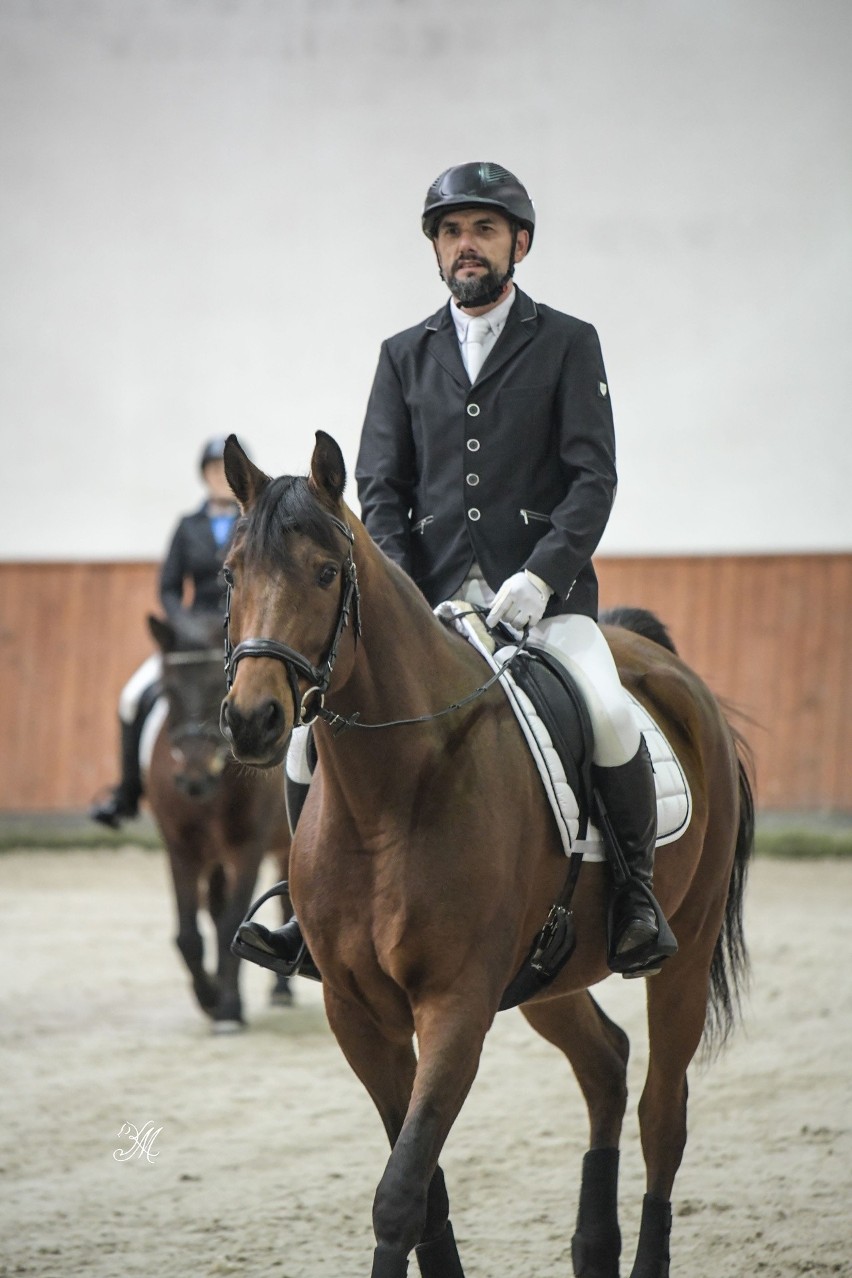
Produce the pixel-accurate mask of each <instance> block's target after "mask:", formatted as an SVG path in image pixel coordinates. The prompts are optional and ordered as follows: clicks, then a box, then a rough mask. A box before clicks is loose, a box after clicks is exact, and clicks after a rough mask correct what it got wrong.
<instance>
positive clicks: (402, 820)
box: [222, 431, 753, 1278]
mask: <svg viewBox="0 0 852 1278" xmlns="http://www.w3.org/2000/svg"><path fill="white" fill-rule="evenodd" d="M225 464H226V471H227V475H228V480H229V482H230V484H231V487H232V488H233V490H234V492H235V494H236V495H237V497H238V499H239V502H240V505H241V508H242V511H243V518H242V520H241V521H240V525H239V527H238V531H237V533H236V536H235V540H234V543H233V545H232V548H231V551H230V555H229V558H228V560H227V561H226V564H225V575H226V580H227V581H228V582H229V589H230V602H229V616H230V623H229V624H230V632H229V640H228V643H229V648H230V662H229V665H230V678H231V681H232V682H231V686H230V691H229V692H228V695H227V697H226V699H225V701H224V703H223V707H222V723H223V727H224V730H225V732H226V735H228V736H229V738H230V740H231V742H232V746H233V749H234V751H235V753H236V755H237V757H238V758H240V759H241V760H242V761H243V762H244V763H246V764H248V765H251V766H254V767H258V768H264V767H270V766H277V765H278V764H279V763H280V761H281V759H282V758H283V757H284V753H285V750H286V748H287V743H288V740H289V737H290V733H291V730H292V728H293V725H294V723H296V722H298V721H299V720H304V721H307V720H309V719H313V720H314V723H315V727H314V733H315V744H316V752H317V756H318V765H317V769H316V772H315V775H314V777H313V781H312V783H311V786H310V791H309V793H308V797H307V800H306V803H305V806H304V809H303V812H302V815H301V817H300V820H299V824H298V826H297V829H296V833H295V836H294V841H293V847H292V852H291V861H290V885H291V891H292V895H293V901H294V904H295V906H296V912H297V914H298V917H299V918H300V920H301V923H302V927H303V930H304V934H305V938H306V940H307V943H308V946H309V948H310V951H311V953H312V955H313V958H314V959H315V961H316V963H317V966H318V967H319V969H320V971H321V973H322V978H323V992H324V998H325V1007H326V1010H327V1014H328V1019H329V1022H330V1025H331V1028H332V1030H333V1032H334V1034H335V1036H336V1038H337V1041H338V1043H339V1044H340V1047H341V1048H342V1050H343V1053H344V1055H345V1056H346V1059H347V1060H348V1062H349V1064H350V1066H351V1067H352V1069H353V1070H354V1072H355V1074H356V1075H357V1076H358V1078H359V1079H360V1080H361V1082H362V1083H363V1085H364V1087H365V1088H366V1089H367V1091H368V1092H369V1094H370V1096H371V1098H372V1100H373V1101H374V1103H375V1105H376V1107H377V1109H378V1111H379V1114H380V1115H381V1119H382V1122H383V1123H384V1127H385V1130H386V1132H387V1136H388V1138H389V1140H390V1144H391V1147H392V1148H391V1154H390V1157H389V1159H388V1162H387V1165H386V1167H385V1170H384V1173H383V1175H382V1177H381V1180H380V1181H379V1184H378V1188H377V1190H376V1195H375V1201H374V1207H373V1227H374V1231H375V1236H376V1247H375V1251H374V1253H373V1260H372V1269H371V1271H370V1272H371V1278H403V1275H405V1274H406V1273H407V1272H408V1258H409V1255H410V1253H411V1252H412V1251H414V1252H415V1254H416V1259H417V1262H418V1265H419V1268H420V1272H421V1275H422V1276H423V1278H463V1270H462V1265H461V1260H460V1258H459V1254H458V1249H457V1247H456V1244H455V1241H454V1237H453V1231H452V1226H451V1223H450V1219H449V1199H448V1195H447V1190H446V1187H445V1182H444V1177H443V1173H442V1171H441V1168H440V1165H439V1162H438V1159H439V1156H440V1153H441V1149H442V1147H443V1145H444V1142H445V1141H446V1139H447V1136H448V1134H449V1132H450V1130H451V1128H452V1125H453V1123H454V1121H455V1119H456V1117H457V1115H458V1114H459V1111H460V1109H461V1106H462V1104H463V1102H464V1100H465V1097H466V1095H467V1093H468V1090H469V1089H470V1087H471V1084H472V1083H473V1080H474V1077H475V1075H476V1072H477V1068H478V1062H479V1059H480V1053H481V1051H482V1048H483V1043H484V1040H485V1037H486V1034H487V1032H488V1029H489V1027H490V1026H491V1023H492V1021H493V1019H494V1016H495V1014H496V1012H497V1010H498V1007H499V1005H500V1003H501V996H502V995H503V992H504V990H505V989H506V987H507V986H508V984H509V982H510V981H511V980H512V978H513V976H514V974H515V973H516V972H517V971H518V969H519V966H520V965H521V964H522V963H523V961H524V959H525V957H526V956H527V954H528V951H529V949H530V944H531V940H532V939H533V938H534V937H535V936H536V935H537V933H538V932H539V930H540V929H541V927H542V924H543V922H544V920H545V918H546V916H547V915H548V911H549V908H550V906H551V904H552V903H553V902H554V900H555V899H556V897H557V894H558V893H559V890H560V886H561V885H562V883H563V881H564V878H565V865H566V858H565V856H564V854H563V852H562V846H561V843H560V841H559V837H558V834H557V829H556V823H555V821H554V819H553V816H552V813H551V812H550V809H549V807H548V805H547V801H546V798H545V795H544V790H543V787H542V784H541V781H540V779H539V776H538V773H537V771H536V770H535V767H534V764H533V762H532V759H531V757H530V755H529V752H528V750H527V747H526V745H525V743H524V740H523V737H522V734H521V731H520V729H519V727H518V725H517V723H516V721H515V719H514V716H513V713H512V711H511V708H510V706H509V704H508V701H507V699H506V697H505V696H504V694H503V692H502V690H501V689H499V688H498V687H496V686H491V687H490V688H488V690H487V691H485V692H483V693H482V695H480V696H477V697H475V698H473V697H471V695H470V694H471V692H472V690H476V689H477V687H478V685H480V686H481V685H483V683H484V681H485V675H486V674H488V673H489V672H488V670H487V668H486V667H485V665H484V663H483V661H482V658H481V657H480V656H478V655H477V653H476V652H475V651H474V650H473V649H472V648H471V647H470V646H469V645H468V644H467V643H466V642H465V641H464V640H463V639H462V638H461V637H460V636H459V635H457V634H455V633H453V632H451V631H449V630H448V629H447V628H445V627H444V626H443V625H442V624H441V622H440V621H439V620H438V619H437V618H436V617H435V616H434V614H433V613H432V611H431V609H430V608H429V605H428V604H427V603H426V601H425V600H424V598H423V596H422V595H421V594H420V592H419V590H418V589H417V587H416V586H415V585H414V584H413V583H412V582H411V581H410V580H409V578H408V577H407V576H406V575H405V573H403V572H402V571H401V570H400V569H399V568H398V567H397V566H396V565H394V564H393V563H391V562H390V560H389V559H387V558H386V557H385V555H384V554H383V553H382V552H381V551H380V550H379V549H378V547H377V546H376V545H375V543H374V542H373V541H372V540H371V538H370V536H369V535H368V533H367V531H366V529H365V528H364V527H363V525H362V524H361V523H360V521H359V520H358V519H357V518H356V517H355V515H354V514H353V512H352V511H351V510H350V509H349V508H348V507H347V506H346V505H345V503H344V501H343V491H344V485H345V480H346V475H345V468H344V462H343V456H342V454H341V451H340V449H339V447H338V446H337V444H336V443H335V441H334V440H333V439H332V438H331V437H330V436H328V435H326V434H325V433H324V432H322V431H318V432H317V434H316V445H315V448H314V450H313V456H312V460H311V467H310V475H309V476H308V477H306V478H305V477H292V476H280V477H278V478H276V479H271V478H270V477H269V476H268V475H266V474H264V473H263V472H262V471H261V470H260V469H259V468H258V467H256V466H255V465H254V464H253V463H252V462H251V461H250V460H249V459H248V458H247V457H246V455H245V453H244V452H243V451H242V449H241V448H240V446H239V443H238V441H237V440H236V437H235V436H231V437H230V439H229V441H228V443H227V445H226V450H225ZM648 616H649V617H650V614H648ZM652 621H653V619H652ZM654 626H655V627H656V630H655V631H654ZM359 631H360V632H361V633H360V637H359ZM652 631H653V632H654V633H657V632H658V637H660V638H662V639H663V640H665V631H664V629H663V627H662V626H661V625H660V624H659V623H656V622H654V624H653V626H652ZM607 638H608V640H609V642H610V644H611V646H612V649H613V652H614V654H615V656H616V659H617V662H618V667H619V670H620V672H621V677H622V679H623V681H624V683H625V684H626V686H627V688H628V689H629V690H630V691H631V692H632V693H633V694H634V695H635V696H636V697H637V698H638V699H639V700H640V701H641V702H642V703H643V705H644V706H645V707H647V709H648V710H649V711H650V712H651V714H652V716H653V717H654V719H655V720H656V721H657V723H658V724H659V725H660V727H661V728H662V729H663V731H664V732H665V734H666V736H667V737H668V739H669V742H670V743H671V744H672V746H673V747H674V749H675V750H676V753H677V755H678V757H679V759H680V761H681V764H682V766H683V768H684V769H685V771H686V774H687V775H688V780H689V785H690V787H691V791H692V802H693V814H692V819H691V823H690V825H689V826H688V829H687V830H686V832H685V833H684V834H683V835H682V837H681V838H680V839H679V841H677V842H675V843H673V844H671V845H669V846H666V847H663V848H661V849H660V851H659V852H658V855H657V867H656V873H655V892H656V894H657V897H658V899H659V901H660V904H661V905H662V907H663V910H664V911H665V914H666V917H667V918H668V919H670V920H671V923H672V927H673V929H674V931H675V934H676V936H677V939H678V942H679V946H680V949H679V952H678V954H677V955H676V956H675V957H673V958H670V959H669V960H668V961H667V962H666V963H665V964H664V966H663V968H662V971H661V972H660V973H659V975H657V976H654V977H653V978H652V979H650V980H648V981H647V1003H648V1032H649V1064H648V1073H647V1079H646V1082H645V1086H644V1090H643V1093H642V1097H641V1100H640V1103H639V1121H640V1127H641V1140H642V1150H643V1154H644V1158H645V1164H646V1191H647V1192H646V1194H645V1197H644V1199H643V1210H642V1219H641V1226H640V1235H639V1241H638V1246H637V1250H636V1257H635V1263H634V1265H633V1269H632V1271H631V1272H632V1278H667V1276H668V1274H669V1263H670V1262H669V1233H670V1229H671V1203H670V1199H671V1192H672V1186H673V1183H674V1180H675V1175H676V1172H677V1170H678V1167H679V1165H680V1162H681V1158H682V1155H683V1150H684V1145H685V1142H686V1101H687V1067H688V1066H689V1064H690V1062H691V1060H692V1058H693V1056H694V1054H695V1052H696V1050H697V1048H698V1046H699V1042H700V1040H701V1039H702V1036H703V1034H704V1032H705V1029H706V1028H707V1027H709V1029H710V1030H711V1031H713V1030H715V1031H717V1037H719V1036H721V1037H724V1035H725V1033H726V1032H727V1030H728V1029H730V1027H731V1024H732V1023H733V1021H734V1020H735V1016H736V1011H737V1001H738V993H739V986H740V984H741V982H742V979H743V977H744V976H745V972H746V965H747V956H746V951H745V943H744V938H743V932H742V897H743V889H744V882H745V874H746V868H747V864H748V859H749V856H750V852H751V844H752V835H753V804H752V796H751V788H750V783H749V780H748V775H747V771H746V766H745V762H744V761H743V759H742V758H741V754H740V751H739V749H738V737H737V736H736V735H735V733H734V732H733V730H732V729H731V728H730V727H729V725H728V723H727V722H726V718H725V715H724V713H723V711H722V708H721V707H720V705H719V703H718V702H717V700H716V699H715V697H714V696H713V695H712V694H711V692H710V691H709V690H708V689H707V687H706V686H705V685H704V684H703V683H702V681H701V680H700V679H699V678H698V676H697V675H696V674H694V673H693V672H692V671H691V670H689V669H688V668H687V666H686V665H685V664H684V663H683V662H682V661H681V660H680V659H679V658H678V656H677V655H676V654H675V653H674V652H673V651H671V650H670V648H669V647H666V646H665V643H664V642H654V641H652V640H651V639H649V638H647V637H644V636H642V635H640V634H637V633H634V632H631V631H629V630H626V629H623V628H614V629H612V630H610V631H609V632H608V633H607ZM483 672H485V673H483ZM445 707H454V709H453V712H452V713H444V714H439V713H438V712H439V710H441V709H442V708H445ZM392 725H394V726H392ZM369 727H374V728H375V729H376V730H373V731H368V730H367V729H368V728H369ZM341 728H344V729H347V728H348V730H343V731H339V729H341ZM743 748H744V747H743ZM607 898H608V872H607V867H606V866H604V865H599V864H589V865H584V866H583V868H582V871H581V873H580V875H579V880H578V883H577V888H576V893H575V897H574V917H575V920H576V934H577V941H576V949H575V951H574V954H573V957H572V958H571V959H570V961H569V962H568V963H567V965H566V966H565V967H564V968H563V970H562V971H561V973H560V975H558V976H557V977H556V979H555V981H554V982H553V984H552V985H551V986H549V987H548V988H546V989H545V990H543V991H542V992H541V993H538V994H537V995H535V996H534V997H532V998H531V999H529V1001H527V1002H525V1003H524V1004H523V1005H522V1006H521V1011H522V1013H523V1015H524V1016H525V1017H526V1019H527V1021H528V1022H529V1023H530V1025H532V1027H533V1028H534V1029H535V1030H537V1031H538V1033H539V1034H541V1035H542V1036H543V1037H544V1038H545V1039H547V1040H548V1041H549V1042H550V1043H553V1044H554V1045H555V1046H556V1047H558V1048H560V1049H561V1051H562V1052H563V1053H564V1055H565V1057H566V1058H567V1060H568V1062H569V1063H570V1065H571V1067H572V1068H573V1070H574V1073H575V1074H576V1077H577V1080H578V1083H579V1085H580V1089H581V1091H582V1094H583V1097H584V1099H585V1102H586V1105H587V1108H588V1115H589V1128H590V1141H589V1152H588V1153H587V1154H586V1155H585V1157H584V1160H583V1167H582V1178H581V1189H580V1201H579V1211H578V1217H577V1226H576V1231H575V1233H574V1236H573V1239H572V1257H573V1264H574V1273H575V1274H576V1275H581V1276H582V1278H618V1274H619V1256H620V1250H621V1237H620V1231H619V1225H618V1211H617V1168H618V1144H619V1137H620V1133H621V1128H622V1120H623V1117H624V1113H625V1108H626V1098H627V1085H626V1065H627V1058H628V1051H629V1044H628V1040H627V1036H626V1035H625V1034H624V1032H623V1031H622V1030H621V1029H620V1028H619V1027H618V1026H617V1025H616V1024H615V1023H614V1022H613V1021H612V1020H610V1019H609V1017H607V1016H606V1015H605V1013H604V1012H603V1011H602V1010H601V1008H600V1007H599V1006H598V1005H597V1003H596V1002H595V1001H594V999H593V998H592V996H591V994H590V993H589V987H590V986H592V985H594V984H595V983H596V982H598V981H601V980H603V979H604V978H605V977H607V976H608V975H609V971H608V968H607V963H606V935H605V918H606V908H607ZM414 1040H416V1044H417V1050H416V1051H415V1047H414ZM506 1268H507V1270H508V1271H511V1269H512V1266H511V1262H510V1261H507V1266H506Z"/></svg>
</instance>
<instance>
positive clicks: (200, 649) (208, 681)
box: [148, 614, 230, 799]
mask: <svg viewBox="0 0 852 1278" xmlns="http://www.w3.org/2000/svg"><path fill="white" fill-rule="evenodd" d="M148 626H149V628H150V630H151V634H152V635H153V636H154V639H155V640H156V642H157V644H158V645H159V647H160V650H161V652H162V654H163V691H164V692H165V695H166V698H167V700H168V704H169V717H168V721H167V730H168V737H169V747H170V749H171V755H172V761H173V771H172V778H173V780H174V782H175V785H177V786H178V788H179V789H181V790H183V791H184V793H185V794H188V795H190V797H192V798H198V799H200V798H206V797H208V796H209V795H210V794H212V792H213V791H214V789H215V788H216V785H217V782H218V780H219V776H220V775H221V772H222V769H223V768H224V766H225V763H226V762H227V759H228V756H229V754H230V750H229V748H228V743H227V742H226V741H225V740H224V738H223V737H222V733H221V730H220V728H219V706H220V704H221V701H222V691H223V689H224V686H225V679H224V675H223V672H222V618H221V617H220V616H219V615H218V614H200V615H191V614H187V615H186V616H184V617H181V618H180V619H178V620H176V621H165V620H163V619H161V618H160V617H153V616H151V617H149V618H148Z"/></svg>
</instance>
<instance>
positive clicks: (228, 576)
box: [222, 568, 234, 586]
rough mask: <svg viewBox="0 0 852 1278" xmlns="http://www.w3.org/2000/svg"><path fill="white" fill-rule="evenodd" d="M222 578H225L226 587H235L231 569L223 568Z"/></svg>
mask: <svg viewBox="0 0 852 1278" xmlns="http://www.w3.org/2000/svg"><path fill="white" fill-rule="evenodd" d="M222 576H223V577H224V578H225V585H226V586H233V584H234V574H233V573H232V572H231V570H230V568H223V569H222Z"/></svg>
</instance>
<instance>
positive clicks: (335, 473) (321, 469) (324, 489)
mask: <svg viewBox="0 0 852 1278" xmlns="http://www.w3.org/2000/svg"><path fill="white" fill-rule="evenodd" d="M316 436H317V442H316V444H315V445H314V454H313V457H312V458H311V473H310V475H309V477H308V483H309V484H310V486H311V488H312V489H313V490H314V492H315V493H316V495H317V497H324V498H325V499H326V501H328V500H329V499H330V500H331V502H332V504H333V505H335V506H336V505H337V503H338V502H339V501H340V499H341V497H342V496H343V490H344V488H345V487H346V464H345V462H344V461H343V453H342V452H341V451H340V446H339V444H338V443H337V440H335V439H332V438H331V435H326V433H325V431H324V430H318V431H317V433H316Z"/></svg>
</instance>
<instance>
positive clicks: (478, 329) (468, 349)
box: [464, 315, 491, 382]
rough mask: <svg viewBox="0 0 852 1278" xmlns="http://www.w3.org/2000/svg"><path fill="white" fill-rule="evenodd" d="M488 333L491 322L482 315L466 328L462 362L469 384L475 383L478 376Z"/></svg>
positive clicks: (476, 317) (483, 359)
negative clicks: (465, 368)
mask: <svg viewBox="0 0 852 1278" xmlns="http://www.w3.org/2000/svg"><path fill="white" fill-rule="evenodd" d="M490 332H491V322H490V321H489V320H487V319H486V318H485V316H484V315H478V316H475V317H474V318H473V319H472V320H471V321H470V323H469V324H468V326H467V334H466V335H465V342H464V351H465V361H464V362H465V366H466V367H467V373H468V377H469V378H470V380H471V382H475V381H476V379H477V377H478V376H479V370H480V369H481V368H482V365H483V363H484V361H485V346H484V342H485V339H486V337H487V336H488V334H489V333H490Z"/></svg>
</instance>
